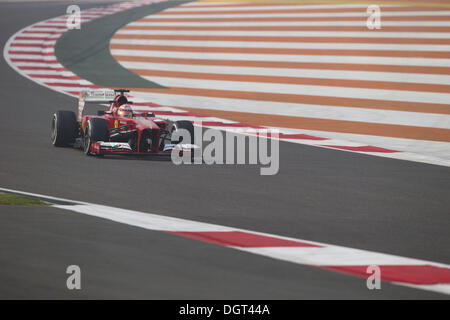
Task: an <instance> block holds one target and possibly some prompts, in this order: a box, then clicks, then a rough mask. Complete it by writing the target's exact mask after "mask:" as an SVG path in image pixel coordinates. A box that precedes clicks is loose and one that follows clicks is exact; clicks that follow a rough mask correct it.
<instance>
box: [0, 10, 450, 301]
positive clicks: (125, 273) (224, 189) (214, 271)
mask: <svg viewBox="0 0 450 320" xmlns="http://www.w3.org/2000/svg"><path fill="white" fill-rule="evenodd" d="M86 6H89V4H87V5H82V8H83V7H86ZM91 6H93V5H91ZM66 7H67V4H64V3H41V4H38V3H26V4H25V3H17V2H16V3H1V4H0V17H1V19H0V24H1V31H0V37H1V43H2V47H3V46H4V44H5V42H6V41H7V40H8V38H9V37H10V36H11V35H12V34H13V33H15V32H16V31H17V30H19V29H21V28H23V27H25V26H28V25H30V24H31V23H34V22H37V21H41V20H44V19H47V18H50V17H54V16H58V15H61V14H63V13H64V12H65V9H66ZM0 68H1V69H0V77H1V84H2V85H1V91H0V98H1V101H2V108H1V112H2V114H1V116H0V133H1V156H0V185H1V186H2V187H5V188H12V189H19V190H23V191H28V192H35V193H41V194H46V195H52V196H56V197H64V198H68V199H74V200H81V201H87V202H92V203H99V204H106V205H110V206H116V207H120V208H126V209H133V210H139V211H145V212H152V213H156V214H162V215H167V216H174V217H180V218H185V219H191V220H197V221H202V222H208V223H214V224H220V225H226V226H233V227H239V228H245V229H250V230H255V231H260V232H267V233H272V234H278V235H283V236H290V237H296V238H301V239H308V240H312V241H319V242H324V243H330V244H336V245H341V246H347V247H353V248H359V249H366V250H371V251H379V252H383V253H390V254H395V255H401V256H407V257H412V258H420V259H427V260H431V261H435V262H442V263H450V250H448V245H449V243H450V234H449V232H448V229H449V225H450V217H449V215H448V209H449V208H450V199H449V197H448V195H449V194H450V169H449V168H447V167H440V166H433V165H427V164H421V163H415V162H408V161H401V160H393V159H387V158H378V157H371V156H368V155H360V154H356V153H349V152H344V151H337V150H329V149H323V148H316V147H310V146H303V145H298V144H289V143H280V171H279V173H278V174H277V175H274V176H260V175H259V166H254V165H253V166H244V165H239V166H234V165H213V166H208V165H194V166H175V165H174V164H172V163H171V162H170V161H155V160H148V159H147V160H142V159H129V158H108V157H105V158H104V159H97V158H93V157H86V156H85V155H84V154H83V153H82V152H80V151H77V150H72V149H59V148H54V147H53V146H52V145H51V143H50V141H49V130H50V118H51V115H52V113H53V112H54V111H55V110H57V109H74V108H75V103H76V101H75V100H74V99H73V98H70V97H68V96H65V95H63V94H59V93H56V92H54V91H51V90H49V89H47V88H44V87H41V86H39V85H37V84H35V83H33V82H31V81H30V80H28V79H26V78H24V77H22V76H21V75H19V74H18V73H16V72H15V71H14V70H13V69H11V68H10V67H9V66H8V65H7V64H6V63H5V61H2V63H1V67H0ZM0 219H1V220H0V248H1V249H0V265H1V266H2V268H1V269H0V283H1V284H2V285H1V286H0V298H149V299H177V298H178V299H184V298H186V299H188V298H191V299H197V298H204V299H207V298H214V299H215V298H222V299H245V298H246V299H261V298H266V299H301V298H339V299H343V298H367V299H378V298H384V299H391V298H393V299H395V298H446V296H444V295H441V294H437V293H433V292H427V291H421V290H416V289H410V288H406V287H400V286H395V285H391V284H388V283H383V284H382V290H378V291H376V290H372V291H370V290H368V289H367V288H366V280H365V279H362V278H357V277H353V276H347V275H343V274H338V273H334V272H331V271H326V270H321V269H317V268H313V267H308V266H302V265H297V264H291V263H288V262H283V261H277V260H273V259H270V258H265V257H260V256H256V255H251V254H247V253H244V252H239V251H237V250H231V249H227V248H226V247H221V246H216V245H212V244H207V243H202V242H199V241H195V240H189V239H184V238H180V237H177V236H173V235H169V234H165V233H162V232H154V231H148V230H143V229H139V228H135V227H130V226H126V225H121V224H118V223H113V222H110V221H106V220H102V219H98V218H93V217H88V216H83V215H79V214H75V213H70V212H65V211H62V210H58V209H56V208H49V207H34V208H25V207H5V206H2V207H0ZM70 264H77V265H79V266H80V267H81V269H82V277H83V278H82V279H83V280H82V281H83V282H82V287H83V288H82V290H81V291H68V290H67V289H66V287H65V280H66V277H67V275H66V273H65V270H66V267H67V266H68V265H70Z"/></svg>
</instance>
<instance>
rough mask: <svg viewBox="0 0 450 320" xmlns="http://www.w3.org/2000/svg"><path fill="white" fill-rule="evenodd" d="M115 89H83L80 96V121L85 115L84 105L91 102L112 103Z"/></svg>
mask: <svg viewBox="0 0 450 320" xmlns="http://www.w3.org/2000/svg"><path fill="white" fill-rule="evenodd" d="M115 95H116V93H115V90H109V89H106V90H105V89H103V90H82V91H81V92H80V95H79V97H78V116H77V118H78V121H81V117H82V115H83V110H84V105H85V103H86V102H89V103H110V102H111V101H112V100H114V97H115Z"/></svg>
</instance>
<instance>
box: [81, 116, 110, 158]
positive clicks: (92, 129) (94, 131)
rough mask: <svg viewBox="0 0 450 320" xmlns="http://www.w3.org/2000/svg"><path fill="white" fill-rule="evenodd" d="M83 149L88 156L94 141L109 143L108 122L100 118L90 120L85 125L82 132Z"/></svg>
mask: <svg viewBox="0 0 450 320" xmlns="http://www.w3.org/2000/svg"><path fill="white" fill-rule="evenodd" d="M83 140H84V147H83V151H84V153H85V154H87V155H90V154H91V152H90V149H91V145H92V143H94V142H96V141H105V142H107V141H109V127H108V122H107V121H106V120H105V119H102V118H91V119H89V120H88V121H87V123H86V129H85V131H84V139H83Z"/></svg>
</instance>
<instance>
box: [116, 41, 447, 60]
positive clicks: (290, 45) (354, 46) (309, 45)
mask: <svg viewBox="0 0 450 320" xmlns="http://www.w3.org/2000/svg"><path fill="white" fill-rule="evenodd" d="M110 43H111V44H127V45H153V46H182V47H183V46H186V47H217V48H271V49H272V48H283V49H311V50H314V49H317V50H324V49H326V50H378V51H385V50H391V51H392V50H394V51H450V45H441V44H439V45H430V44H387V43H339V42H333V41H332V40H330V42H269V41H267V42H266V41H264V42H263V41H208V40H195V39H194V40H170V39H168V40H160V39H117V38H113V39H111V42H110ZM369 55H370V54H369ZM449 57H450V52H449Z"/></svg>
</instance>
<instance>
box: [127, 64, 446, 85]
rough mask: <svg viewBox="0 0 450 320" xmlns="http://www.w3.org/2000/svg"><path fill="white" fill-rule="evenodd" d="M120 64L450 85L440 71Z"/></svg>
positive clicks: (137, 67)
mask: <svg viewBox="0 0 450 320" xmlns="http://www.w3.org/2000/svg"><path fill="white" fill-rule="evenodd" d="M119 61H120V59H119ZM120 64H121V65H123V66H124V67H125V68H127V69H139V70H163V71H177V72H198V73H216V74H233V75H236V74H239V75H259V76H278V77H306V78H317V79H347V80H370V81H390V82H406V83H429V84H446V85H450V75H442V74H420V73H414V74H413V75H412V74H411V73H400V72H377V71H370V72H368V71H346V70H322V69H296V68H291V69H288V68H260V67H235V66H212V65H189V64H177V63H151V62H130V61H120Z"/></svg>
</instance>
